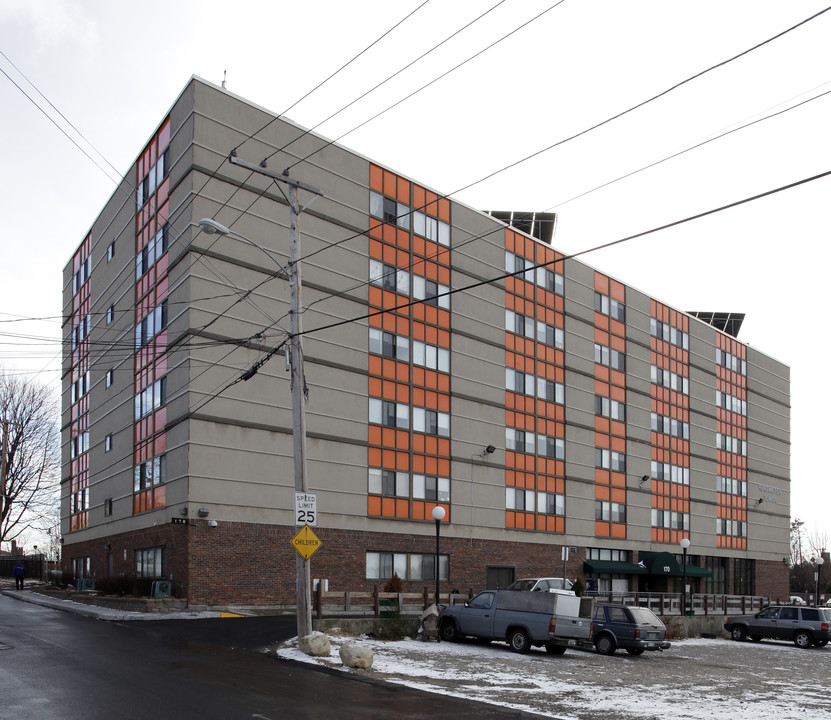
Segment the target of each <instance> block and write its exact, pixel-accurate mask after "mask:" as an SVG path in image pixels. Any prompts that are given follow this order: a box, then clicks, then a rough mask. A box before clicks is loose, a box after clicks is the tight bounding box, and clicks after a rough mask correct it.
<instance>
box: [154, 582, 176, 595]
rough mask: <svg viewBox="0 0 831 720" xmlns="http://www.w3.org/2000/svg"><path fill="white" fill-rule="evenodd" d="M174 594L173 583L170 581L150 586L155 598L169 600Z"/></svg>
mask: <svg viewBox="0 0 831 720" xmlns="http://www.w3.org/2000/svg"><path fill="white" fill-rule="evenodd" d="M172 593H173V583H172V582H170V580H156V581H155V582H154V583H153V584H152V585H151V586H150V594H151V595H152V596H153V597H154V598H168V597H170V595H171V594H172Z"/></svg>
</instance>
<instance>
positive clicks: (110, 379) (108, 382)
mask: <svg viewBox="0 0 831 720" xmlns="http://www.w3.org/2000/svg"><path fill="white" fill-rule="evenodd" d="M105 377H106V379H105V381H104V384H105V386H106V387H109V386H110V385H112V384H113V370H112V368H111V369H109V370H107V375H106V376H105Z"/></svg>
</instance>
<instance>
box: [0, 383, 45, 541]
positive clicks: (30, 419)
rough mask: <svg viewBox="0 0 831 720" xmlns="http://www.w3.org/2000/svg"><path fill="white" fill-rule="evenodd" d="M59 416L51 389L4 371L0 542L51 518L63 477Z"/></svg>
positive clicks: (40, 527) (0, 390)
mask: <svg viewBox="0 0 831 720" xmlns="http://www.w3.org/2000/svg"><path fill="white" fill-rule="evenodd" d="M58 417H59V416H58V410H57V406H56V403H55V400H54V398H53V396H52V393H51V391H50V390H49V389H48V388H46V387H45V386H42V385H38V384H37V383H33V382H29V381H24V380H21V379H19V378H17V377H11V376H8V375H0V436H1V437H0V443H2V445H0V542H11V541H12V540H16V539H17V538H19V537H20V536H21V535H22V534H23V533H26V532H27V531H30V530H36V531H39V532H40V531H43V530H44V529H45V527H46V525H51V523H52V521H51V519H50V515H52V514H54V505H55V497H56V494H57V490H58V487H59V480H60V435H59V431H58Z"/></svg>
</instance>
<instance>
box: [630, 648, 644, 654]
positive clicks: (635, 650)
mask: <svg viewBox="0 0 831 720" xmlns="http://www.w3.org/2000/svg"><path fill="white" fill-rule="evenodd" d="M626 652H628V653H629V654H630V655H643V648H626Z"/></svg>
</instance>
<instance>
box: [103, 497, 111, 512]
mask: <svg viewBox="0 0 831 720" xmlns="http://www.w3.org/2000/svg"><path fill="white" fill-rule="evenodd" d="M112 514H113V499H112V498H107V499H106V500H104V517H110V516H112Z"/></svg>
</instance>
